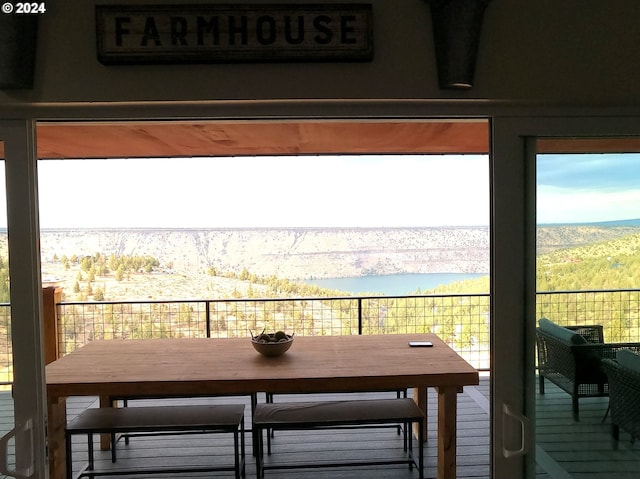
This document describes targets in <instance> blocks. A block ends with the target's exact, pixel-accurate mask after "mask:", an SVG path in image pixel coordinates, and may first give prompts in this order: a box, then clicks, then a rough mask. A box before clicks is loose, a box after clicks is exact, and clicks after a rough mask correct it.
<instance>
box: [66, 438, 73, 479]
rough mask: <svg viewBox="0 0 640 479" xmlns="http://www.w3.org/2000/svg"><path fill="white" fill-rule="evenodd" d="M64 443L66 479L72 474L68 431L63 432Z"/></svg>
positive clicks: (69, 478)
mask: <svg viewBox="0 0 640 479" xmlns="http://www.w3.org/2000/svg"><path fill="white" fill-rule="evenodd" d="M64 443H65V460H66V463H67V479H71V477H72V475H73V471H72V468H73V467H72V466H73V461H72V459H73V458H72V457H71V434H69V433H67V434H65V436H64Z"/></svg>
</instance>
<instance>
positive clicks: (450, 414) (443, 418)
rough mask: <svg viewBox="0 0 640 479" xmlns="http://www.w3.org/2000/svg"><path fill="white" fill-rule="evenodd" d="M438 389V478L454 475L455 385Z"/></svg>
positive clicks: (456, 390)
mask: <svg viewBox="0 0 640 479" xmlns="http://www.w3.org/2000/svg"><path fill="white" fill-rule="evenodd" d="M437 390H438V479H455V477H456V414H457V412H456V409H457V401H458V399H457V393H458V388H457V387H456V386H441V387H439V388H437Z"/></svg>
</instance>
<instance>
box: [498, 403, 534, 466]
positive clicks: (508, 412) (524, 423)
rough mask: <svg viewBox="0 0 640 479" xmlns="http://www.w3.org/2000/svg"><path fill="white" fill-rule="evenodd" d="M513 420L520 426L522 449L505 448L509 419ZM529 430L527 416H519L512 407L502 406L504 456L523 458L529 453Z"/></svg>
mask: <svg viewBox="0 0 640 479" xmlns="http://www.w3.org/2000/svg"><path fill="white" fill-rule="evenodd" d="M508 418H512V419H514V420H516V421H517V422H518V423H519V424H520V448H519V449H508V448H507V447H506V446H505V440H506V437H507V426H506V424H507V419H508ZM528 429H529V420H528V419H527V418H526V416H523V415H521V414H517V413H516V412H514V411H513V410H512V409H511V407H510V406H509V405H508V404H506V403H503V404H502V455H503V456H504V457H505V458H507V459H509V458H512V457H517V456H523V455H525V454H526V453H527V440H526V438H527V431H528Z"/></svg>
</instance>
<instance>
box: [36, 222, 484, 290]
mask: <svg viewBox="0 0 640 479" xmlns="http://www.w3.org/2000/svg"><path fill="white" fill-rule="evenodd" d="M41 251H42V258H43V261H44V262H46V261H48V260H50V259H51V258H53V257H54V255H57V256H58V257H60V256H62V255H66V256H68V257H70V256H72V255H77V256H88V255H94V254H96V253H100V254H105V255H111V254H116V255H150V256H153V257H155V258H158V259H159V260H160V262H161V263H162V265H163V266H164V267H165V268H171V269H173V270H176V271H189V272H206V271H207V270H209V268H212V267H213V268H215V269H216V270H217V271H219V272H224V271H234V272H240V271H242V270H243V269H247V270H248V271H249V272H251V273H254V274H256V275H258V276H269V275H276V276H278V277H282V278H289V279H308V278H332V277H353V276H363V275H382V274H394V273H445V272H463V273H486V272H488V271H489V229H488V228H487V227H448V228H332V229H324V228H318V229H314V228H279V229H198V230H196V229H179V230H174V229H104V230H42V232H41Z"/></svg>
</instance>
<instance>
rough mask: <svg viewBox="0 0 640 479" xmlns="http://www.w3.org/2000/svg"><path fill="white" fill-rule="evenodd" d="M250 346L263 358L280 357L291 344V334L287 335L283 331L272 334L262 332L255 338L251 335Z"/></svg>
mask: <svg viewBox="0 0 640 479" xmlns="http://www.w3.org/2000/svg"><path fill="white" fill-rule="evenodd" d="M251 344H252V345H253V348H254V349H255V350H256V351H258V352H259V353H260V354H262V355H263V356H269V357H275V356H281V355H283V354H284V353H286V352H287V350H288V349H289V348H290V347H291V345H292V344H293V334H287V333H285V332H284V331H276V332H275V333H273V334H267V333H264V332H263V333H261V334H258V335H257V336H253V335H252V336H251Z"/></svg>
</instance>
